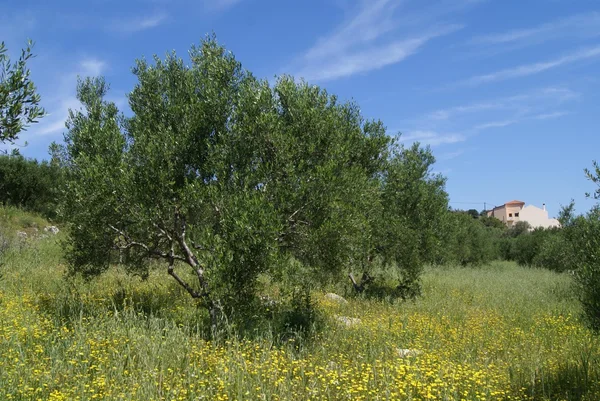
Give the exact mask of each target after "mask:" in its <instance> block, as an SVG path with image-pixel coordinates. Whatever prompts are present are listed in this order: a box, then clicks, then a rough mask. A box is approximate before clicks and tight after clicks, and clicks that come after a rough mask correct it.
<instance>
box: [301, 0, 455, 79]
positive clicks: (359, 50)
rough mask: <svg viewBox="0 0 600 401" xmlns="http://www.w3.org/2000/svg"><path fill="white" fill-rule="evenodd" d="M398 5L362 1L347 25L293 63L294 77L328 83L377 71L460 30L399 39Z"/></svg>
mask: <svg viewBox="0 0 600 401" xmlns="http://www.w3.org/2000/svg"><path fill="white" fill-rule="evenodd" d="M400 5H401V1H399V0H376V1H372V2H368V1H363V2H361V6H360V7H359V9H358V10H357V11H356V12H355V14H354V15H353V16H352V17H351V18H349V20H348V21H347V22H346V23H344V24H342V25H341V26H340V27H339V28H338V29H337V30H336V31H334V32H333V33H331V34H330V35H328V36H326V37H323V38H321V39H319V40H318V41H317V43H316V44H315V45H314V46H313V47H312V48H310V49H308V50H307V51H306V53H305V54H304V55H303V56H302V57H301V59H300V60H298V62H297V63H296V64H297V66H296V68H295V69H296V70H297V71H298V72H297V73H296V74H294V75H297V76H301V77H303V78H305V79H307V80H315V81H327V80H334V79H338V78H343V77H348V76H351V75H354V74H358V73H364V72H368V71H371V70H376V69H379V68H382V67H385V66H388V65H391V64H395V63H398V62H400V61H402V60H404V59H406V58H407V57H409V56H410V55H412V54H414V53H416V52H417V51H418V50H419V49H420V48H421V47H422V46H423V45H425V44H426V43H427V42H428V41H430V40H431V39H434V38H436V37H439V36H442V35H446V34H449V33H451V32H454V31H456V30H458V29H460V28H462V26H460V25H442V26H439V27H438V28H434V29H431V28H429V29H423V30H422V31H421V32H417V33H415V32H412V33H409V34H406V33H404V34H403V35H402V38H400V37H399V34H398V33H397V32H395V31H396V30H398V29H399V28H400V26H399V25H400V24H399V23H398V21H396V20H395V19H394V12H395V10H396V9H397V8H398V7H399V6H400ZM431 25H433V24H431Z"/></svg>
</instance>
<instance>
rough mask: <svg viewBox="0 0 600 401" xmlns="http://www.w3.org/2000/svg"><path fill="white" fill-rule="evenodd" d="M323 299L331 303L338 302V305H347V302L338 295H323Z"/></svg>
mask: <svg viewBox="0 0 600 401" xmlns="http://www.w3.org/2000/svg"><path fill="white" fill-rule="evenodd" d="M325 298H327V299H329V300H331V301H335V302H338V303H340V304H347V303H348V301H346V300H345V299H344V297H341V296H339V295H338V294H334V293H333V292H328V293H327V294H325Z"/></svg>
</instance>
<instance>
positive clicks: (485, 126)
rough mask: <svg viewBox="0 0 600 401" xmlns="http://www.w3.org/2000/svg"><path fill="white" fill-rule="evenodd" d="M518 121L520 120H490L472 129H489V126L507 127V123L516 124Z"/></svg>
mask: <svg viewBox="0 0 600 401" xmlns="http://www.w3.org/2000/svg"><path fill="white" fill-rule="evenodd" d="M520 121H521V120H520V119H513V120H502V121H492V122H489V123H484V124H479V125H477V126H476V127H475V128H474V129H473V130H474V131H482V130H485V129H489V128H502V127H508V126H509V125H513V124H516V123H518V122H520Z"/></svg>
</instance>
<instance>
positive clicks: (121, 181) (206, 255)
mask: <svg viewBox="0 0 600 401" xmlns="http://www.w3.org/2000/svg"><path fill="white" fill-rule="evenodd" d="M190 61H191V63H190V64H189V65H186V64H185V63H184V61H183V60H182V59H180V58H178V57H176V55H175V54H170V55H168V56H167V57H166V58H165V59H164V60H161V59H159V58H157V57H155V58H154V60H153V63H149V62H147V61H146V60H139V61H138V62H137V63H136V66H135V68H134V69H133V72H134V74H135V75H136V76H137V79H138V83H137V84H136V86H135V88H134V89H133V91H132V92H131V93H130V95H129V104H130V107H131V110H132V112H133V116H132V117H129V118H125V117H123V116H122V115H121V114H120V113H119V111H118V110H117V108H116V106H115V105H114V104H113V103H111V102H108V101H106V100H105V99H104V98H105V95H106V93H107V90H108V86H107V85H106V83H105V82H104V80H103V79H101V78H94V79H86V80H85V81H80V82H79V85H78V97H79V99H80V101H81V102H82V104H83V106H84V107H83V109H82V110H79V111H72V112H71V113H70V118H69V120H68V123H67V126H68V129H69V131H68V133H67V134H66V135H65V149H64V152H62V153H64V155H65V156H64V160H62V161H61V164H62V165H64V166H65V169H66V171H67V172H66V180H67V189H66V196H65V205H64V211H65V214H66V216H65V217H66V219H67V220H68V221H70V222H71V224H72V229H71V232H70V236H71V241H70V247H69V252H68V260H69V265H70V267H71V271H72V272H80V273H83V274H85V275H89V276H91V275H96V274H100V273H102V272H103V271H104V270H106V269H107V268H108V266H109V264H110V262H111V257H112V256H111V255H114V252H115V250H119V251H120V254H121V258H122V261H123V263H124V264H125V265H126V266H127V267H128V268H129V270H130V271H131V272H134V273H138V274H141V275H146V274H148V269H149V261H150V260H151V259H159V260H162V261H164V263H165V267H166V272H167V273H168V274H169V275H170V276H172V278H173V279H174V280H175V281H176V282H177V283H179V284H180V285H181V286H182V287H183V288H184V289H185V290H186V291H187V292H188V293H189V294H190V295H191V296H192V297H193V298H196V299H198V300H200V302H201V303H202V304H203V305H204V306H205V307H206V308H207V310H208V312H209V315H210V317H211V321H212V325H213V326H216V325H217V324H218V321H219V319H220V318H221V317H224V316H227V315H228V314H229V313H231V311H233V310H235V306H236V305H240V304H241V303H245V302H247V301H248V300H249V299H251V298H252V297H253V296H254V295H255V289H256V282H257V277H258V275H259V274H261V273H271V274H273V275H274V276H276V275H277V274H278V273H279V272H280V269H281V266H283V265H286V263H285V262H286V261H288V260H290V259H295V260H297V261H300V262H301V263H302V264H304V265H305V266H307V267H308V268H310V269H312V270H313V271H319V272H324V273H329V274H332V275H334V276H335V275H339V274H340V272H342V271H344V269H347V268H349V266H351V265H352V264H355V263H357V262H360V261H361V260H363V259H365V258H367V257H368V256H369V253H370V252H371V250H372V248H373V246H374V245H373V244H374V241H373V235H372V229H371V227H372V224H371V217H370V216H371V211H370V210H377V207H376V206H373V205H378V204H379V202H378V199H379V196H380V189H381V186H380V179H379V178H380V176H381V171H382V168H383V165H384V163H385V162H386V158H387V149H388V145H389V139H388V137H387V136H386V134H385V129H384V127H383V126H382V124H381V123H379V122H367V121H363V119H362V117H361V115H360V111H359V109H358V107H357V106H356V105H354V104H352V103H344V104H341V103H339V102H338V101H337V99H336V98H335V97H334V96H330V95H328V94H327V93H326V92H325V91H323V90H321V89H319V88H318V87H315V86H310V85H308V84H306V83H296V82H295V81H294V80H293V79H292V78H290V77H282V78H280V79H279V80H278V81H277V83H276V84H275V85H274V86H273V87H270V86H269V84H268V83H267V82H264V81H260V80H257V79H256V78H254V77H253V76H252V75H251V74H250V73H249V72H247V71H245V70H243V69H242V67H241V65H240V63H238V62H237V61H236V60H235V58H234V57H233V56H232V55H231V54H230V53H228V52H226V51H225V50H224V49H223V48H222V47H220V46H219V45H218V44H217V43H216V41H215V40H214V38H208V39H207V40H205V41H203V43H202V45H201V46H199V47H193V48H192V49H191V51H190ZM55 153H61V152H55Z"/></svg>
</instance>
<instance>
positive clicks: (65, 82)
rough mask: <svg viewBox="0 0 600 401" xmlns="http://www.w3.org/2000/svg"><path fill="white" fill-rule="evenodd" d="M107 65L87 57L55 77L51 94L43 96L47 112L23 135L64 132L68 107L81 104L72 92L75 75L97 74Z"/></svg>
mask: <svg viewBox="0 0 600 401" xmlns="http://www.w3.org/2000/svg"><path fill="white" fill-rule="evenodd" d="M107 66H108V64H107V63H106V62H105V61H103V60H101V59H99V58H96V57H87V58H84V59H82V60H80V61H79V62H78V63H77V64H76V65H75V66H74V68H72V69H71V70H70V71H68V72H66V73H63V74H62V75H60V76H59V77H57V80H56V82H55V84H54V85H53V87H54V92H53V94H52V96H48V97H44V98H43V99H44V106H45V108H46V110H47V111H48V114H47V115H46V116H45V117H44V118H42V119H41V120H40V122H39V123H38V124H36V125H35V126H32V127H31V128H30V129H29V131H28V132H27V135H26V136H24V137H30V138H31V137H40V136H51V135H57V134H60V133H62V132H64V131H65V121H66V120H67V118H68V116H69V109H78V108H79V107H80V106H81V103H80V102H79V100H78V99H77V97H76V96H75V93H74V91H75V82H76V78H77V76H78V75H79V76H82V77H86V76H98V75H101V74H102V73H103V72H104V71H105V70H106V68H107Z"/></svg>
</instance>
